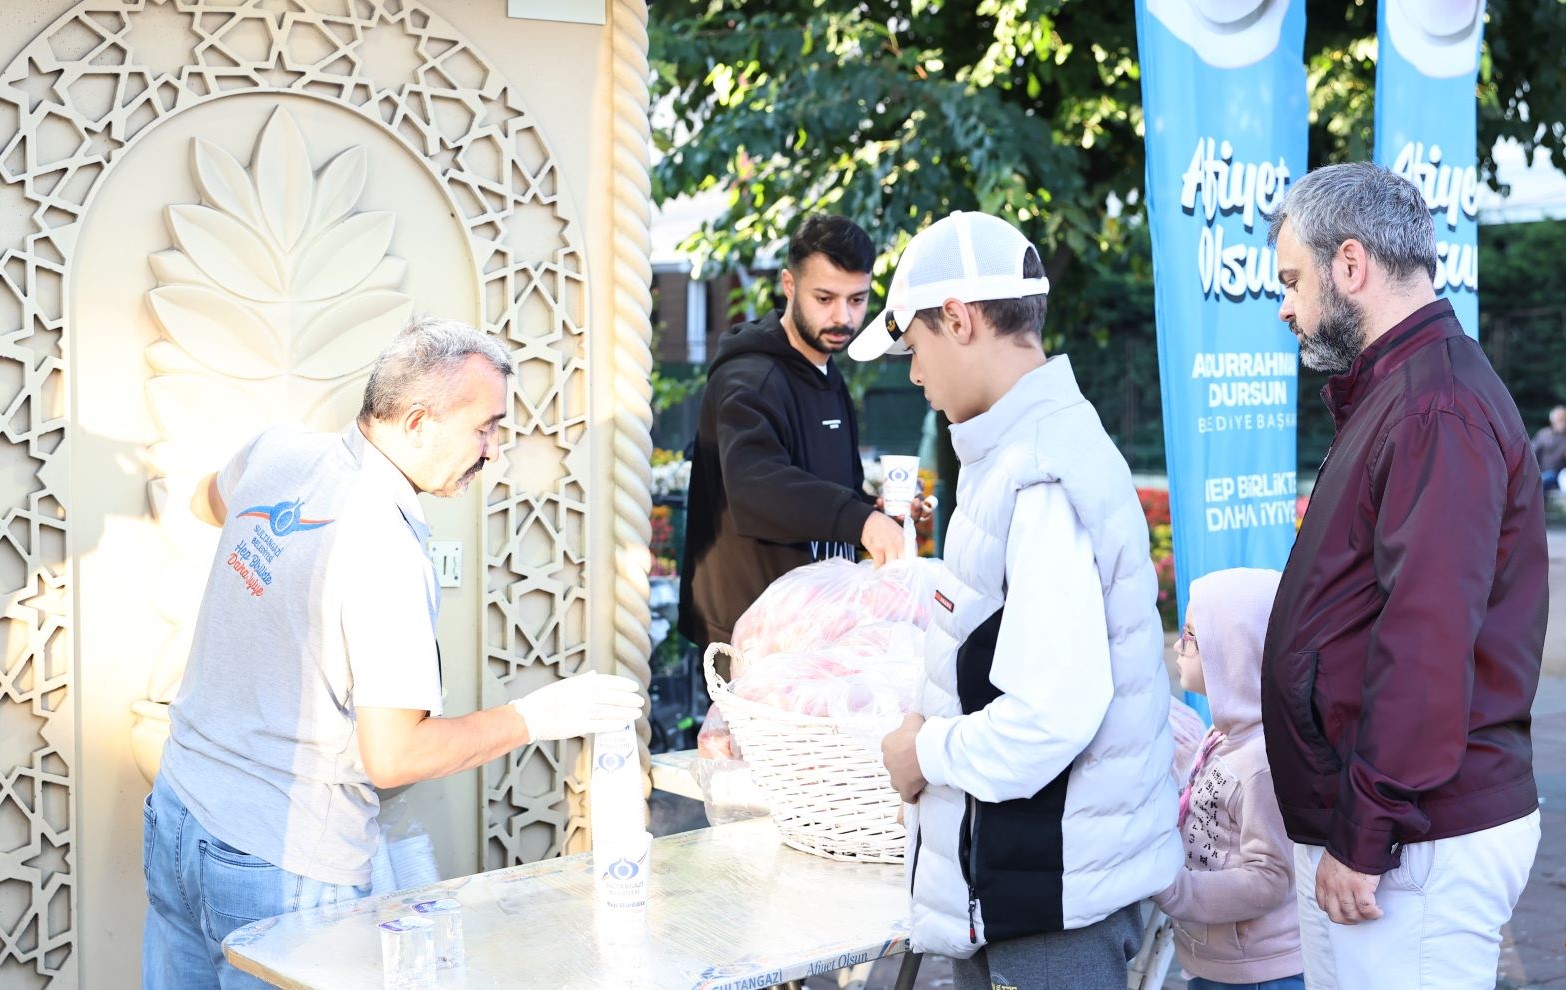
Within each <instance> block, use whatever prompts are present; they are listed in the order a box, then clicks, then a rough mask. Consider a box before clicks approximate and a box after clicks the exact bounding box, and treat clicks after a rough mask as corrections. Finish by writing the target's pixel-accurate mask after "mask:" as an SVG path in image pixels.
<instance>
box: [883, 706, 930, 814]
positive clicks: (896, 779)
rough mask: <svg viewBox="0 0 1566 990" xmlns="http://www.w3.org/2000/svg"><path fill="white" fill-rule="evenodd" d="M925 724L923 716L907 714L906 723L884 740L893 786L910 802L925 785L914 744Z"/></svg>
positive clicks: (884, 755) (904, 719)
mask: <svg viewBox="0 0 1566 990" xmlns="http://www.w3.org/2000/svg"><path fill="white" fill-rule="evenodd" d="M923 724H924V717H923V716H921V715H908V716H905V717H904V718H903V724H902V725H899V726H898V727H897V728H896V729H894V730H892V731H891V732H889V733H887V735H886V738H884V739H882V740H881V760H882V762H884V763H885V764H886V772H887V773H889V774H891V776H892V786H893V787H895V788H897V793H898V794H899V795H900V796H901V797H902V799H903V800H904V801H906V802H908V803H910V804H912V803H913V802H914V801H915V800H917V799H918V797H919V792H920V791H922V790H924V784H925V780H924V774H923V773H921V772H920V771H919V752H918V750H917V749H916V748H915V747H914V739H915V738H916V737H917V736H918V735H919V727H920V726H921V725H923Z"/></svg>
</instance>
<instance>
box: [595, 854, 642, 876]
mask: <svg viewBox="0 0 1566 990" xmlns="http://www.w3.org/2000/svg"><path fill="white" fill-rule="evenodd" d="M641 871H642V868H641V866H640V865H639V864H637V863H634V862H632V861H631V860H628V859H617V860H615V861H614V862H613V863H610V864H609V868H608V869H607V870H605V871H604V876H606V877H608V878H609V879H610V880H635V879H636V874H638V873H640V872H641Z"/></svg>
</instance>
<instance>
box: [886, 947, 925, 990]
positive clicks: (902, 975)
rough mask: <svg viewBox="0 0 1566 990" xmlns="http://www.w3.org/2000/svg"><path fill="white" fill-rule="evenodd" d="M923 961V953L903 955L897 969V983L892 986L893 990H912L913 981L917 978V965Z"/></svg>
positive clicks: (906, 953)
mask: <svg viewBox="0 0 1566 990" xmlns="http://www.w3.org/2000/svg"><path fill="white" fill-rule="evenodd" d="M923 961H924V954H923V953H919V952H905V953H903V962H902V965H901V966H899V967H898V968H897V982H896V983H894V984H893V985H892V986H893V990H913V985H914V980H917V979H918V978H919V964H920V963H921V962H923Z"/></svg>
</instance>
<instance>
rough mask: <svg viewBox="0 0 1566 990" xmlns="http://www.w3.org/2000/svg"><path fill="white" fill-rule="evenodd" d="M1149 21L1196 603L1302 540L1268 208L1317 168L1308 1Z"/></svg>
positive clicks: (1165, 343)
mask: <svg viewBox="0 0 1566 990" xmlns="http://www.w3.org/2000/svg"><path fill="white" fill-rule="evenodd" d="M1136 27H1137V44H1138V48H1139V51H1140V58H1141V67H1142V108H1143V113H1144V115H1145V127H1146V140H1147V187H1146V197H1147V212H1148V218H1149V222H1150V224H1151V231H1152V239H1153V282H1154V297H1155V300H1156V305H1157V321H1158V367H1159V387H1160V390H1161V392H1162V397H1163V414H1164V454H1165V459H1166V462H1167V464H1168V469H1169V512H1170V519H1171V522H1172V523H1173V527H1174V558H1175V574H1176V583H1177V588H1178V594H1177V597H1178V600H1179V609H1180V614H1181V616H1182V618H1183V616H1184V615H1185V605H1186V595H1187V589H1188V587H1189V585H1190V582H1191V581H1192V580H1193V579H1195V578H1198V577H1201V576H1202V575H1203V574H1207V573H1209V572H1211V571H1216V570H1222V569H1224V568H1226V567H1272V568H1277V569H1280V570H1281V569H1282V568H1283V565H1284V563H1285V562H1287V560H1288V556H1289V548H1290V547H1291V546H1292V545H1293V542H1294V519H1295V477H1294V470H1295V425H1296V424H1295V408H1296V406H1295V399H1296V394H1297V391H1298V368H1299V365H1298V358H1299V347H1298V345H1297V344H1296V342H1295V340H1294V336H1293V335H1292V334H1291V333H1289V331H1288V328H1287V327H1286V326H1285V325H1284V324H1283V323H1282V322H1281V321H1280V320H1279V319H1278V307H1279V305H1280V303H1281V302H1282V298H1283V295H1282V289H1281V288H1280V287H1279V284H1278V266H1277V261H1276V260H1275V258H1274V256H1273V251H1272V248H1271V247H1269V246H1268V244H1267V221H1266V219H1265V217H1264V215H1263V214H1264V213H1265V212H1267V211H1270V210H1273V209H1276V208H1277V206H1278V204H1279V203H1280V202H1281V200H1282V198H1283V194H1284V192H1285V190H1286V189H1287V188H1288V185H1289V182H1290V181H1291V180H1292V179H1294V178H1295V177H1297V176H1300V175H1303V174H1304V171H1305V168H1306V159H1305V144H1306V114H1307V106H1306V101H1305V65H1304V60H1303V59H1304V47H1305V9H1304V3H1303V2H1302V0H1226V2H1223V3H1213V2H1211V0H1137V4H1136ZM1200 635H1201V633H1200V630H1198V632H1197V636H1198V638H1200ZM1189 700H1193V702H1197V703H1199V704H1198V707H1199V708H1201V709H1202V710H1203V714H1206V711H1205V704H1200V703H1201V702H1203V699H1200V698H1199V697H1196V696H1193V697H1192V698H1191V699H1189Z"/></svg>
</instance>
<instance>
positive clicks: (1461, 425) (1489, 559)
mask: <svg viewBox="0 0 1566 990" xmlns="http://www.w3.org/2000/svg"><path fill="white" fill-rule="evenodd" d="M1322 397H1323V398H1324V399H1325V400H1326V402H1327V405H1328V407H1329V408H1330V409H1331V410H1332V416H1333V419H1334V421H1335V422H1336V424H1337V435H1336V438H1335V439H1334V440H1333V444H1332V449H1331V450H1330V451H1329V452H1328V454H1327V459H1326V460H1325V461H1324V462H1323V463H1322V469H1321V474H1320V476H1319V477H1318V479H1317V481H1316V487H1315V490H1314V491H1313V492H1312V493H1311V500H1310V508H1309V509H1308V510H1307V511H1306V513H1305V521H1304V523H1303V524H1302V525H1301V527H1300V532H1299V537H1298V539H1297V540H1296V541H1295V544H1294V549H1293V551H1292V552H1291V553H1290V554H1289V563H1288V566H1287V567H1286V568H1285V569H1284V572H1283V580H1282V582H1281V584H1280V585H1279V587H1278V596H1277V598H1276V599H1275V601H1274V603H1273V609H1272V618H1271V621H1270V623H1269V625H1268V628H1267V644H1266V650H1265V653H1264V655H1263V659H1262V724H1263V727H1264V730H1265V734H1266V739H1267V758H1268V761H1269V762H1270V764H1271V766H1272V779H1273V786H1274V789H1275V790H1276V791H1277V795H1278V805H1279V807H1280V808H1281V809H1282V811H1283V819H1284V824H1285V825H1286V827H1287V828H1288V832H1289V836H1290V838H1292V839H1294V840H1295V841H1296V842H1302V843H1307V844H1310V845H1321V846H1326V848H1327V851H1328V852H1330V853H1331V854H1332V855H1333V856H1334V857H1336V858H1337V859H1338V860H1339V861H1340V862H1342V863H1343V864H1345V865H1346V866H1348V867H1350V868H1351V869H1354V870H1357V871H1359V872H1361V873H1374V874H1380V873H1385V872H1386V871H1387V870H1390V869H1392V868H1393V867H1394V866H1396V865H1397V863H1398V847H1399V845H1401V844H1402V843H1406V842H1420V841H1426V840H1430V839H1440V838H1446V837H1449V836H1454V835H1464V834H1467V833H1470V832H1477V831H1479V830H1481V829H1485V828H1490V827H1492V826H1495V825H1500V824H1503V823H1505V822H1509V821H1512V820H1514V819H1517V818H1521V817H1523V816H1525V815H1527V814H1529V813H1531V812H1532V811H1533V810H1534V809H1535V808H1536V807H1538V792H1537V790H1536V788H1535V786H1534V779H1533V746H1532V743H1531V741H1530V739H1529V725H1530V717H1529V709H1530V708H1531V706H1532V704H1533V696H1534V693H1535V691H1537V689H1538V686H1539V667H1540V663H1541V656H1542V653H1543V649H1544V625H1545V620H1546V615H1547V612H1548V607H1549V587H1548V583H1547V581H1548V568H1549V552H1548V549H1547V546H1546V543H1545V535H1544V500H1543V491H1542V488H1541V486H1540V483H1539V468H1538V463H1537V461H1536V460H1535V459H1534V456H1533V451H1532V449H1531V448H1530V447H1529V445H1528V434H1527V432H1526V431H1525V430H1524V429H1523V424H1522V418H1521V417H1520V416H1519V415H1518V413H1517V406H1516V404H1515V403H1514V402H1513V401H1512V397H1511V395H1510V394H1509V393H1508V392H1507V391H1506V387H1505V386H1504V385H1502V384H1501V380H1500V379H1499V378H1497V377H1496V374H1495V371H1494V369H1492V368H1491V367H1490V363H1489V361H1488V360H1487V359H1486V358H1485V356H1484V352H1483V351H1481V350H1480V349H1479V345H1478V344H1477V343H1476V342H1475V341H1473V340H1470V339H1469V338H1467V337H1465V336H1463V332H1462V327H1461V326H1459V325H1458V322H1457V318H1456V316H1455V315H1454V314H1453V313H1452V307H1451V304H1450V303H1448V302H1446V301H1445V300H1441V301H1437V302H1434V303H1431V304H1429V305H1427V306H1424V307H1422V308H1420V309H1419V310H1417V311H1415V312H1414V313H1413V314H1412V315H1411V316H1409V317H1408V318H1407V319H1405V320H1404V321H1403V322H1402V323H1399V324H1398V325H1397V326H1395V327H1393V328H1392V329H1391V330H1389V331H1388V332H1387V333H1386V334H1385V335H1384V336H1382V337H1380V338H1379V339H1377V340H1376V341H1375V343H1373V344H1372V345H1371V346H1369V347H1367V348H1366V349H1365V350H1364V352H1363V353H1361V354H1360V356H1359V357H1358V358H1357V359H1355V361H1354V364H1353V366H1352V367H1351V368H1350V369H1349V370H1348V371H1347V372H1346V373H1345V374H1342V375H1337V376H1334V377H1333V378H1332V379H1331V380H1330V381H1329V382H1328V383H1327V386H1326V388H1324V389H1323V390H1322Z"/></svg>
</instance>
